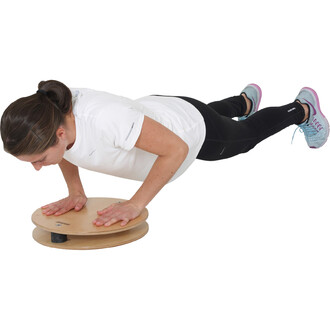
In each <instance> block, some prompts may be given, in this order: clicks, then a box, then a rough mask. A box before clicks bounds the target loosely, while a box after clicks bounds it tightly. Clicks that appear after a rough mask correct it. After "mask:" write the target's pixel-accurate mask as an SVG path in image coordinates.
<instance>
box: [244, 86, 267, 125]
mask: <svg viewBox="0 0 330 330" xmlns="http://www.w3.org/2000/svg"><path fill="white" fill-rule="evenodd" d="M243 93H244V94H245V95H246V97H247V98H248V99H249V100H250V101H251V110H250V112H249V113H248V114H247V115H246V116H245V115H244V116H242V117H238V120H239V121H241V120H245V119H246V118H248V117H250V116H251V115H253V114H254V113H255V112H257V111H258V109H259V105H260V101H261V97H262V92H261V88H260V87H259V86H258V85H256V84H249V85H247V86H246V87H245V88H244V89H243V90H242V92H241V94H243Z"/></svg>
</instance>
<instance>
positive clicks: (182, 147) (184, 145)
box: [177, 141, 189, 161]
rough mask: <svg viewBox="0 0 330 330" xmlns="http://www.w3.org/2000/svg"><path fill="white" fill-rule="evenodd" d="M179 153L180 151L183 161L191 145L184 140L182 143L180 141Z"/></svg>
mask: <svg viewBox="0 0 330 330" xmlns="http://www.w3.org/2000/svg"><path fill="white" fill-rule="evenodd" d="M177 153H178V157H180V159H182V161H184V160H185V159H186V158H187V156H188V153H189V146H188V144H187V143H186V142H184V141H182V143H180V146H179V147H178V148H177Z"/></svg>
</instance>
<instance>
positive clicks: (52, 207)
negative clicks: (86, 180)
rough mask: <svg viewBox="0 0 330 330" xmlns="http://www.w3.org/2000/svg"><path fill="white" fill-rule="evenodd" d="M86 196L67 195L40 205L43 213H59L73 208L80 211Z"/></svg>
mask: <svg viewBox="0 0 330 330" xmlns="http://www.w3.org/2000/svg"><path fill="white" fill-rule="evenodd" d="M86 202H87V197H86V196H85V195H83V194H75V195H69V196H68V197H66V198H63V199H61V200H59V201H57V202H55V203H51V204H48V205H45V206H42V207H41V209H42V213H43V214H45V215H61V214H64V213H67V212H69V211H70V210H72V209H74V210H75V211H77V212H78V211H80V210H81V209H82V208H83V207H84V206H85V204H86Z"/></svg>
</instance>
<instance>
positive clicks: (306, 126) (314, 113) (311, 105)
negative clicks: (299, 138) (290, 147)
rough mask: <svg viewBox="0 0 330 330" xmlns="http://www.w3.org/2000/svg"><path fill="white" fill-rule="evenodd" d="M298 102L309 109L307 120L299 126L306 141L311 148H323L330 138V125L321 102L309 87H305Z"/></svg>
mask: <svg viewBox="0 0 330 330" xmlns="http://www.w3.org/2000/svg"><path fill="white" fill-rule="evenodd" d="M296 101H298V102H299V103H301V104H302V105H303V107H304V106H305V109H306V106H307V107H308V110H309V111H307V112H306V110H305V118H304V120H303V122H302V123H301V124H299V125H298V127H300V128H301V129H302V131H303V132H304V134H305V139H306V142H307V144H308V146H309V147H310V148H320V147H322V146H323V145H324V144H325V143H326V142H327V139H328V136H329V123H328V120H327V118H326V117H325V116H324V114H323V113H322V111H321V108H320V101H319V98H318V96H317V94H316V92H315V91H314V90H313V89H312V88H309V87H304V88H302V89H301V91H300V92H299V94H298V96H297V97H296Z"/></svg>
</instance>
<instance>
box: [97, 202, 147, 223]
mask: <svg viewBox="0 0 330 330" xmlns="http://www.w3.org/2000/svg"><path fill="white" fill-rule="evenodd" d="M141 212H142V209H140V208H139V207H138V206H136V205H134V204H133V203H132V202H131V201H125V202H121V203H115V204H111V205H110V206H109V207H107V208H105V209H103V210H102V211H97V214H98V218H97V219H95V220H94V221H93V224H94V225H96V226H98V227H99V226H105V227H108V226H111V225H113V224H114V223H116V222H119V221H121V223H120V225H121V226H126V225H127V224H128V222H129V221H130V220H133V219H135V218H136V217H138V216H139V215H140V214H141Z"/></svg>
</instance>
